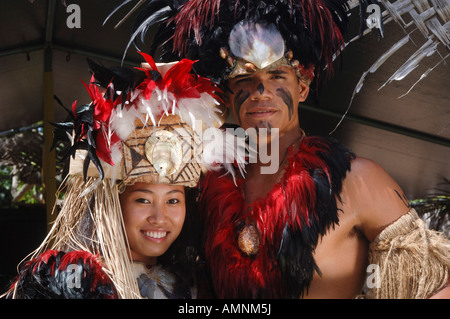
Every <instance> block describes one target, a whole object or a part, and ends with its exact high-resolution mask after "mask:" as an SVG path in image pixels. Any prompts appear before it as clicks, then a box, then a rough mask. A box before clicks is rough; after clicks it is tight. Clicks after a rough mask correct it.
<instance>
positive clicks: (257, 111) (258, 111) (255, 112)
mask: <svg viewBox="0 0 450 319" xmlns="http://www.w3.org/2000/svg"><path fill="white" fill-rule="evenodd" d="M275 112H276V110H275V109H267V108H254V109H250V110H249V111H248V112H247V114H248V115H250V116H256V117H263V116H268V115H272V114H274V113H275Z"/></svg>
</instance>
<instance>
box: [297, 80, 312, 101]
mask: <svg viewBox="0 0 450 319" xmlns="http://www.w3.org/2000/svg"><path fill="white" fill-rule="evenodd" d="M298 87H299V99H298V102H305V100H306V98H307V97H308V94H309V85H308V84H306V83H305V82H304V81H302V80H299V82H298Z"/></svg>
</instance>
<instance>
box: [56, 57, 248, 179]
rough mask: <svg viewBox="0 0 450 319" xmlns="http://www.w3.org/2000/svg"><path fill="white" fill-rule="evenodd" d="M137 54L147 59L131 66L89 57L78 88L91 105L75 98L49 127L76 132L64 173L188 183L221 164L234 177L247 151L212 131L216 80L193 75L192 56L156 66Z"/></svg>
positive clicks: (217, 113) (217, 115)
mask: <svg viewBox="0 0 450 319" xmlns="http://www.w3.org/2000/svg"><path fill="white" fill-rule="evenodd" d="M141 54H142V56H143V57H144V59H145V61H146V63H143V64H142V65H141V67H139V68H136V70H131V69H127V68H124V67H119V68H111V69H107V68H105V67H103V66H101V65H99V64H96V63H95V62H93V61H89V64H90V67H91V69H92V71H93V75H92V79H91V81H90V83H89V84H84V85H85V86H86V89H87V90H88V92H89V95H90V98H91V103H89V104H85V105H82V106H76V102H74V103H73V105H72V112H73V113H72V114H71V117H72V121H71V122H67V123H59V124H55V126H56V128H57V130H63V131H66V132H67V133H68V134H71V133H72V131H73V132H74V134H73V143H72V146H71V147H70V149H69V150H68V152H67V157H68V156H72V163H71V172H70V173H71V174H80V173H83V175H84V177H85V178H86V177H87V176H92V175H95V176H100V177H101V178H102V179H103V178H104V177H105V176H107V177H109V178H112V179H113V180H122V181H123V182H124V184H130V183H134V182H136V181H144V182H157V183H168V184H178V185H185V186H190V187H192V186H195V185H196V184H197V182H198V179H199V177H200V174H201V171H202V170H210V169H215V168H217V169H218V168H219V166H218V164H220V163H222V164H224V166H225V167H226V168H227V170H228V171H229V172H230V173H232V174H234V167H235V166H234V165H230V164H238V167H239V169H240V170H241V171H242V169H243V165H244V163H245V149H243V148H239V149H237V150H236V149H234V145H235V144H234V143H233V145H230V146H229V147H227V146H226V145H223V144H224V143H225V144H226V143H227V141H228V142H230V141H234V139H230V138H229V137H228V138H227V137H226V135H227V134H230V133H228V132H226V131H222V130H220V129H219V128H218V127H219V126H220V125H221V124H223V119H222V110H221V108H220V103H219V98H218V97H217V96H216V92H218V91H219V89H218V88H217V87H216V85H215V84H214V83H212V82H211V81H210V80H209V79H207V78H205V77H202V76H198V75H196V74H193V73H192V72H191V70H192V66H193V65H194V63H195V62H194V61H192V60H188V59H182V60H181V61H179V62H172V63H159V64H157V63H155V61H154V60H153V58H152V57H151V56H150V55H148V54H146V53H142V52H141ZM205 130H212V131H214V132H213V133H212V134H211V132H209V134H204V133H205ZM55 136H61V134H55ZM204 136H207V138H203V137H204ZM213 145H219V146H220V148H221V149H220V150H215V147H213ZM223 148H225V149H226V150H227V151H226V152H225V153H227V154H223V153H224V152H223ZM80 150H85V151H84V152H80ZM205 150H206V152H207V153H206V152H205ZM91 162H92V163H93V164H94V166H95V168H94V167H93V166H92V165H90V163H91Z"/></svg>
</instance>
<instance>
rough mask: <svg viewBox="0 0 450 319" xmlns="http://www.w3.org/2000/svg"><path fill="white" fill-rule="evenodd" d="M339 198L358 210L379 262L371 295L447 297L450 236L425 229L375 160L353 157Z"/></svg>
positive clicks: (371, 260)
mask: <svg viewBox="0 0 450 319" xmlns="http://www.w3.org/2000/svg"><path fill="white" fill-rule="evenodd" d="M342 193H343V200H344V201H345V200H347V203H345V202H344V203H343V207H344V213H345V209H351V210H353V212H354V213H355V214H356V215H357V216H358V225H357V227H359V228H360V230H361V231H362V233H364V234H365V236H366V237H367V239H368V240H369V241H370V242H371V244H370V248H369V263H370V264H375V265H378V266H379V269H380V271H379V274H378V275H379V279H380V281H379V285H378V286H377V287H373V288H372V289H371V290H369V292H368V295H369V297H373V298H389V299H391V298H405V299H406V298H408V299H409V298H430V297H434V298H448V296H449V294H450V288H449V287H448V280H449V276H450V254H449V253H450V241H449V240H448V239H447V238H445V236H443V235H442V234H440V233H438V232H435V231H431V230H429V229H427V226H426V225H425V223H424V221H423V220H421V219H420V218H419V217H418V215H417V213H416V212H415V211H414V209H411V207H410V205H409V202H408V200H407V198H406V196H405V195H404V193H403V191H402V190H401V188H400V187H399V185H398V184H397V183H396V182H395V181H394V180H393V179H392V178H391V177H390V176H389V174H387V172H386V171H385V170H384V169H383V168H381V166H379V165H378V164H377V163H375V162H373V161H371V160H367V159H363V158H357V159H356V160H355V161H354V162H353V163H352V170H351V172H350V173H349V175H348V176H347V177H346V179H345V180H344V184H343V192H342ZM446 285H447V287H446Z"/></svg>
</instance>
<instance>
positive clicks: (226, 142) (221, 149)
mask: <svg viewBox="0 0 450 319" xmlns="http://www.w3.org/2000/svg"><path fill="white" fill-rule="evenodd" d="M202 143H203V154H202V157H201V158H202V165H203V166H204V167H205V168H206V169H207V170H218V169H219V168H220V167H223V168H224V169H225V171H226V173H227V174H228V173H229V174H231V175H232V176H233V180H234V181H235V182H236V179H235V177H236V173H235V167H234V164H237V167H238V169H239V171H240V173H241V175H242V176H244V173H245V156H246V154H247V153H248V147H247V145H246V143H245V137H240V136H237V135H234V134H232V133H231V132H229V131H228V130H226V131H224V130H221V129H218V128H208V129H206V130H205V131H204V132H203V139H202Z"/></svg>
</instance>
